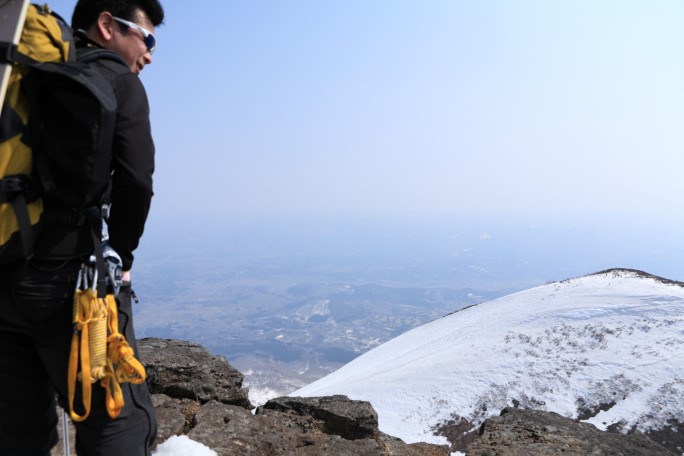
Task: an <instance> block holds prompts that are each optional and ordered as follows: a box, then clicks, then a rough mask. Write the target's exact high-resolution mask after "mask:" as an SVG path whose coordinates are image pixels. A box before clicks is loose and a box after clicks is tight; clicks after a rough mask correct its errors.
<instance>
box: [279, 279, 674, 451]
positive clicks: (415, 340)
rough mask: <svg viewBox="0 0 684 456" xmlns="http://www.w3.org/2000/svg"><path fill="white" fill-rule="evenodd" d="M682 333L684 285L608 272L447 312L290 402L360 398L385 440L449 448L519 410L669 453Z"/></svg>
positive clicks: (298, 393)
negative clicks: (646, 438) (643, 440)
mask: <svg viewBox="0 0 684 456" xmlns="http://www.w3.org/2000/svg"><path fill="white" fill-rule="evenodd" d="M683 336H684V283H681V282H675V281H672V280H667V279H663V278H660V277H656V276H653V275H650V274H647V273H644V272H641V271H636V270H629V269H611V270H607V271H602V272H599V273H596V274H591V275H588V276H584V277H580V278H575V279H568V280H563V281H561V282H554V283H550V284H547V285H544V286H540V287H537V288H532V289H530V290H527V291H523V292H519V293H515V294H512V295H509V296H506V297H503V298H499V299H496V300H493V301H489V302H486V303H483V304H479V305H476V306H472V307H469V308H466V309H463V310H460V311H458V312H455V313H453V314H450V315H447V316H445V317H443V318H441V319H438V320H435V321H433V322H430V323H428V324H425V325H423V326H420V327H418V328H415V329H413V330H411V331H409V332H407V333H405V334H403V335H401V336H399V337H397V338H395V339H393V340H391V341H389V342H387V343H385V344H383V345H381V346H379V347H377V348H375V349H373V350H371V351H369V352H367V353H365V354H364V355H362V356H360V357H358V358H357V359H355V360H354V361H352V362H350V363H349V364H347V365H345V366H344V367H342V368H341V369H339V370H337V371H336V372H334V373H332V374H330V375H328V376H326V377H324V378H322V379H320V380H318V381H316V382H314V383H312V384H311V385H308V386H306V387H304V388H302V389H300V390H298V391H296V392H294V393H292V395H293V396H324V395H332V394H344V395H347V396H349V397H350V398H352V399H357V400H365V401H369V402H370V403H371V404H372V405H373V407H374V408H375V410H376V411H377V413H378V417H379V425H380V430H381V431H382V432H385V433H388V434H390V435H395V436H398V437H400V438H401V439H403V440H405V441H407V442H419V441H423V442H431V443H437V444H444V443H446V437H445V436H449V438H450V440H451V442H450V443H451V444H452V449H456V448H459V447H460V445H458V442H457V440H459V439H464V438H467V436H468V435H469V434H473V433H474V432H475V431H476V430H477V429H478V428H479V427H480V425H481V424H482V423H483V422H484V420H485V419H487V418H489V417H491V416H495V415H498V414H499V412H500V411H501V410H502V409H504V408H506V407H516V408H533V409H537V410H546V411H551V412H555V413H558V414H560V415H563V416H565V417H568V418H572V419H576V420H579V421H583V422H586V423H590V424H593V425H594V426H596V427H597V428H599V429H601V430H612V431H622V432H628V431H631V430H639V431H642V432H644V433H646V434H649V435H650V436H651V437H652V438H654V439H655V440H658V441H668V443H669V445H668V446H669V447H670V448H671V449H673V450H676V449H677V447H679V446H681V444H682V442H681V440H682V437H681V436H682V434H684V432H683V431H684V427H683V426H682V423H684V337H683ZM678 431H679V432H678ZM673 442H674V443H673ZM681 451H682V450H681V449H680V450H679V452H681Z"/></svg>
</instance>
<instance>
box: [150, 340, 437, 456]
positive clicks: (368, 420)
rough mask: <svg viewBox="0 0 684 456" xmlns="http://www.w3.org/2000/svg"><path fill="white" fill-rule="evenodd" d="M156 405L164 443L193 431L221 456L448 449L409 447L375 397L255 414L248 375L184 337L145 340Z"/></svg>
mask: <svg viewBox="0 0 684 456" xmlns="http://www.w3.org/2000/svg"><path fill="white" fill-rule="evenodd" d="M138 348H139V350H140V359H141V361H142V362H143V364H145V368H146V369H147V374H148V384H149V386H150V391H151V392H152V400H153V401H154V405H155V408H156V410H157V419H158V422H159V430H158V436H157V441H158V442H163V441H164V440H166V439H167V438H169V437H171V436H172V435H181V434H183V435H187V436H188V437H190V438H191V439H193V440H195V441H197V442H200V443H202V444H204V445H206V446H208V447H209V448H211V449H212V450H214V451H216V452H217V453H218V454H219V456H222V455H245V456H249V455H255V456H257V455H259V456H260V455H264V456H266V455H269V456H270V455H276V454H282V455H302V456H306V455H324V454H335V455H340V456H352V455H358V456H361V455H364V456H365V455H368V456H372V455H397V456H445V455H448V454H449V452H448V451H447V448H446V447H441V446H436V445H428V444H411V445H409V444H406V443H405V442H403V441H401V440H399V439H397V438H394V437H391V436H388V435H386V434H383V433H382V432H380V431H379V429H378V416H377V414H376V412H375V410H373V408H372V407H371V405H370V404H369V403H368V402H362V401H352V400H350V399H348V398H347V397H345V396H332V397H321V398H292V397H282V398H277V399H273V400H271V401H269V402H268V403H266V404H265V405H263V406H261V407H259V408H257V409H256V411H255V413H252V405H251V404H250V403H249V400H248V395H247V393H248V392H247V390H246V389H244V388H243V387H242V379H243V377H242V374H240V373H239V372H238V371H237V370H235V369H234V368H233V367H232V366H230V364H228V362H227V361H226V360H225V359H224V358H222V357H220V356H212V355H211V354H209V352H208V351H207V350H206V349H204V348H203V347H202V346H200V345H197V344H193V343H190V342H185V341H178V340H166V339H143V340H140V341H138Z"/></svg>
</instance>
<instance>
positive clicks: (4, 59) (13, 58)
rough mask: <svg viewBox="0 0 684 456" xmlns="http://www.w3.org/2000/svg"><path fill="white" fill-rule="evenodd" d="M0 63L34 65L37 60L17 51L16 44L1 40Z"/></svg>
mask: <svg viewBox="0 0 684 456" xmlns="http://www.w3.org/2000/svg"><path fill="white" fill-rule="evenodd" d="M0 63H10V64H12V65H14V64H17V63H18V64H21V65H34V64H36V63H38V61H37V60H34V59H32V58H31V57H29V56H28V55H25V54H22V53H21V52H19V49H18V47H17V45H16V44H14V43H8V42H5V41H3V42H0Z"/></svg>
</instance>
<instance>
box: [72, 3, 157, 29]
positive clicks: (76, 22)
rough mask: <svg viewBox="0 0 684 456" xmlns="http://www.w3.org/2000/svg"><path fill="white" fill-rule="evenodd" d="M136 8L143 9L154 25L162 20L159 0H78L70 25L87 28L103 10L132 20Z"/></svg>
mask: <svg viewBox="0 0 684 456" xmlns="http://www.w3.org/2000/svg"><path fill="white" fill-rule="evenodd" d="M137 9H141V10H143V11H144V12H145V14H147V17H149V18H150V22H152V25H154V26H155V27H156V26H158V25H159V24H161V23H162V22H164V8H162V6H161V4H160V3H159V0H78V3H77V4H76V8H74V14H73V15H72V16H71V26H72V27H73V28H75V29H83V30H88V29H89V28H90V26H91V25H93V24H94V23H95V21H97V18H98V17H99V16H100V13H102V12H103V11H108V12H110V13H111V14H112V16H116V17H120V18H121V19H126V20H127V21H133V15H134V13H135V11H136V10H137Z"/></svg>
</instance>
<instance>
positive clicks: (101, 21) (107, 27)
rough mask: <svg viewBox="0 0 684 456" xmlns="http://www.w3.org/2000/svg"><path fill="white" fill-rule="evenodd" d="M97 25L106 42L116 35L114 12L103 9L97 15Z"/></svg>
mask: <svg viewBox="0 0 684 456" xmlns="http://www.w3.org/2000/svg"><path fill="white" fill-rule="evenodd" d="M95 26H96V27H97V32H98V34H99V35H100V36H101V37H102V40H103V41H104V42H109V41H111V39H112V36H113V35H114V27H115V25H114V19H113V18H112V14H111V13H110V12H108V11H103V12H101V13H100V15H99V16H98V17H97V22H96V24H95Z"/></svg>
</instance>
